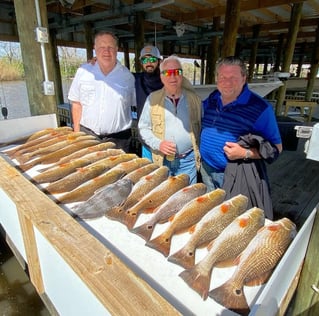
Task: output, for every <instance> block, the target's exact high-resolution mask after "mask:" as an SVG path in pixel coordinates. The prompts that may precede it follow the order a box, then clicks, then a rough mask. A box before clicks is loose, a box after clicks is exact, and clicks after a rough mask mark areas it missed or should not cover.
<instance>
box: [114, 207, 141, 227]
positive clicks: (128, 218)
mask: <svg viewBox="0 0 319 316" xmlns="http://www.w3.org/2000/svg"><path fill="white" fill-rule="evenodd" d="M139 214H140V213H139V212H135V211H132V210H131V209H128V210H127V211H126V212H125V213H124V214H123V216H121V217H119V218H118V221H119V222H120V223H122V224H124V225H125V226H126V227H127V229H128V230H131V229H132V228H133V227H134V225H135V223H136V221H137V218H138V216H139Z"/></svg>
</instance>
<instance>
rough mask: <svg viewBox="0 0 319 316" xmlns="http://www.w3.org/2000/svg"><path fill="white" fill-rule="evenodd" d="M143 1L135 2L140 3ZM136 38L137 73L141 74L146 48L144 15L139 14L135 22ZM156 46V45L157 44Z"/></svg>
mask: <svg viewBox="0 0 319 316" xmlns="http://www.w3.org/2000/svg"><path fill="white" fill-rule="evenodd" d="M140 2H141V1H134V3H140ZM134 37H135V72H141V71H142V66H141V63H140V60H139V58H140V52H141V49H142V48H143V46H144V13H143V12H137V13H136V14H135V20H134ZM155 45H156V43H155Z"/></svg>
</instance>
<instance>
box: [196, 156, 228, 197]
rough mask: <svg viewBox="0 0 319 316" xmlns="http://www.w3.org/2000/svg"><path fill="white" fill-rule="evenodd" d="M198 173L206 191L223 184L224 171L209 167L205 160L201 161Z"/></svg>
mask: <svg viewBox="0 0 319 316" xmlns="http://www.w3.org/2000/svg"><path fill="white" fill-rule="evenodd" d="M200 174H201V176H202V181H203V183H204V184H206V186H207V192H210V191H212V190H215V189H217V188H221V187H222V186H223V182H224V172H223V171H217V170H216V169H215V168H213V167H210V166H209V165H208V164H207V163H206V162H205V161H202V163H201V166H200Z"/></svg>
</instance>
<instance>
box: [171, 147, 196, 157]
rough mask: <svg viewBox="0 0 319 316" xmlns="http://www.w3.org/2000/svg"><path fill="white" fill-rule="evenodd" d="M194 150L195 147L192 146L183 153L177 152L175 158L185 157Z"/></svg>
mask: <svg viewBox="0 0 319 316" xmlns="http://www.w3.org/2000/svg"><path fill="white" fill-rule="evenodd" d="M192 151H193V148H190V149H188V150H186V151H185V152H184V153H182V154H176V155H175V159H183V158H185V157H186V156H187V155H188V154H190V153H191V152H192Z"/></svg>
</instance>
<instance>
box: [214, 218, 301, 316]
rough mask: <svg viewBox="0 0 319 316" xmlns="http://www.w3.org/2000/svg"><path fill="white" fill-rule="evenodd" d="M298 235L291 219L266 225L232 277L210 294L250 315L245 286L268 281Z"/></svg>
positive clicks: (241, 257)
mask: <svg viewBox="0 0 319 316" xmlns="http://www.w3.org/2000/svg"><path fill="white" fill-rule="evenodd" d="M296 234H297V231H296V225H295V224H294V223H293V222H292V221H291V220H289V219H288V218H282V219H280V220H278V221H275V222H272V223H270V224H266V225H265V226H264V227H263V228H261V229H260V230H259V231H258V232H257V234H256V236H255V237H254V238H253V239H252V240H251V241H250V243H249V244H248V246H247V248H246V249H245V250H244V251H243V252H242V253H241V255H240V256H239V257H238V265H237V267H236V270H235V272H234V273H233V275H232V276H231V278H230V279H229V280H228V281H226V282H225V283H224V284H223V285H221V286H219V287H217V288H215V289H213V290H211V291H210V292H209V296H210V297H211V298H213V299H214V300H215V301H216V302H217V303H219V304H221V305H223V306H224V307H226V308H228V309H230V310H232V311H234V312H236V313H239V314H241V315H248V313H249V311H250V308H249V306H248V304H247V300H246V297H245V293H244V285H257V284H263V283H265V282H266V281H267V280H268V279H269V277H270V276H271V274H272V272H273V270H274V268H275V267H276V265H277V264H278V262H279V260H280V259H281V258H282V256H283V255H284V253H285V251H286V250H287V248H288V246H289V244H290V243H291V241H292V240H293V238H294V237H295V236H296Z"/></svg>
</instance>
